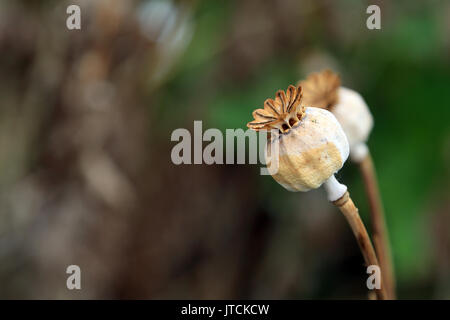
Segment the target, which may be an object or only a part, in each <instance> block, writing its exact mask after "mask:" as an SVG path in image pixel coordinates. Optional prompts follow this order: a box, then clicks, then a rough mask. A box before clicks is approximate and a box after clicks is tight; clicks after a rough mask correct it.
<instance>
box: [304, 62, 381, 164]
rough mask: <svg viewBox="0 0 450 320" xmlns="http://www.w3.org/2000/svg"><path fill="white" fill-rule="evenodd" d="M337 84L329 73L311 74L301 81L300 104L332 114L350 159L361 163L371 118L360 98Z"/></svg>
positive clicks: (371, 125) (365, 153)
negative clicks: (341, 131) (347, 144)
mask: <svg viewBox="0 0 450 320" xmlns="http://www.w3.org/2000/svg"><path fill="white" fill-rule="evenodd" d="M340 83H341V82H340V79H339V77H338V76H337V75H336V74H334V73H333V72H331V71H330V70H325V71H322V72H320V73H312V74H311V75H309V76H308V78H307V79H306V80H305V81H302V82H300V85H301V86H302V87H303V88H304V99H303V104H304V105H308V106H313V107H317V108H323V109H327V110H329V111H331V112H332V113H333V114H334V116H335V117H336V119H337V120H338V121H339V123H340V124H341V126H342V129H344V132H345V134H346V135H347V139H348V142H349V144H350V157H351V159H352V160H353V161H355V162H360V161H361V160H362V159H364V157H365V156H366V155H367V152H368V148H367V146H366V141H367V139H368V137H369V134H370V132H371V130H372V128H373V117H372V114H371V113H370V110H369V107H368V106H367V104H366V103H365V102H364V100H363V98H362V97H361V95H360V94H359V93H357V92H356V91H353V90H351V89H348V88H344V87H341V86H340Z"/></svg>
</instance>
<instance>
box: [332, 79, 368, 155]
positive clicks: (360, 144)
mask: <svg viewBox="0 0 450 320" xmlns="http://www.w3.org/2000/svg"><path fill="white" fill-rule="evenodd" d="M332 112H333V114H334V116H335V117H336V119H337V120H338V121H339V123H340V124H341V126H342V128H343V129H344V132H345V134H346V135H347V139H348V143H349V144H350V157H351V158H352V160H354V161H355V162H360V161H361V160H362V159H364V157H365V156H366V155H367V152H368V148H367V145H366V142H367V139H368V138H369V134H370V132H371V131H372V128H373V117H372V114H371V113H370V111H369V107H368V106H367V104H366V103H365V102H364V100H363V98H362V97H361V95H360V94H359V93H357V92H356V91H354V90H351V89H347V88H344V87H340V88H339V90H338V102H337V104H336V105H335V106H334V107H333V108H332Z"/></svg>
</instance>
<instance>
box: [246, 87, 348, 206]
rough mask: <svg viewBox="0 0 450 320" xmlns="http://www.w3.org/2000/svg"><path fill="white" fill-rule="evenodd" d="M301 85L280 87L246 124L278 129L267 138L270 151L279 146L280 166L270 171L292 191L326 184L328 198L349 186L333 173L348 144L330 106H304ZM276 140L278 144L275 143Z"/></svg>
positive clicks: (341, 159)
mask: <svg viewBox="0 0 450 320" xmlns="http://www.w3.org/2000/svg"><path fill="white" fill-rule="evenodd" d="M301 99H302V88H301V87H300V86H299V87H297V88H296V87H294V86H289V88H288V89H287V91H286V93H284V92H283V91H282V90H279V91H278V92H277V94H276V98H275V100H273V99H267V100H266V101H265V103H264V109H257V110H255V111H254V112H253V116H254V118H255V120H254V121H252V122H250V123H248V124H247V126H248V127H249V128H251V129H254V130H269V129H276V130H278V134H276V135H274V136H272V137H271V139H269V140H268V141H267V149H268V150H267V151H268V152H267V153H268V154H270V153H271V150H278V156H276V157H275V160H277V161H278V165H277V166H276V168H277V170H275V171H271V166H270V162H271V161H272V160H273V159H272V158H273V157H270V158H271V159H270V160H269V159H268V161H267V162H268V164H269V166H268V168H269V172H270V173H271V174H272V176H273V178H274V179H275V180H276V181H277V182H278V183H279V184H281V185H282V186H283V187H285V188H286V189H287V190H289V191H308V190H311V189H316V188H319V187H320V186H321V185H322V184H323V183H325V184H326V185H327V188H326V189H327V191H329V192H328V196H329V200H330V201H335V200H337V199H339V198H340V197H342V195H343V194H344V193H345V191H346V190H347V188H346V187H345V186H343V185H341V184H339V183H338V182H337V181H336V179H335V178H334V174H335V173H336V172H337V171H338V170H339V169H340V168H342V166H343V165H344V162H345V161H346V160H347V158H348V155H349V144H348V141H347V138H346V136H345V133H344V131H343V130H342V127H341V126H340V124H339V122H338V121H337V120H336V118H335V117H334V116H333V114H332V113H331V112H329V111H327V110H324V109H319V108H312V107H302V106H301ZM275 144H277V145H275Z"/></svg>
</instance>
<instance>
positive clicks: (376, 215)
mask: <svg viewBox="0 0 450 320" xmlns="http://www.w3.org/2000/svg"><path fill="white" fill-rule="evenodd" d="M359 168H360V171H361V175H362V177H363V180H364V187H365V190H366V194H367V198H368V201H369V206H370V219H371V222H372V239H373V244H374V246H375V251H376V253H377V256H378V258H379V261H380V266H381V274H382V277H383V279H384V283H385V284H386V289H387V291H388V293H389V298H390V299H395V277H394V272H393V267H392V256H391V248H390V246H389V236H388V233H387V228H386V221H385V216H384V210H383V205H382V203H381V197H380V193H379V189H378V182H377V178H376V173H375V167H374V165H373V161H372V157H371V156H370V153H367V155H366V156H365V157H364V158H363V159H362V161H361V162H360V163H359Z"/></svg>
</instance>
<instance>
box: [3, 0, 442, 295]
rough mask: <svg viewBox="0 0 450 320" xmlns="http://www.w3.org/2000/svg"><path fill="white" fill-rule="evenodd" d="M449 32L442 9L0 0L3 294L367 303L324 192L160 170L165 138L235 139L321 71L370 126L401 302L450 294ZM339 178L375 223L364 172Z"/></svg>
mask: <svg viewBox="0 0 450 320" xmlns="http://www.w3.org/2000/svg"><path fill="white" fill-rule="evenodd" d="M70 4H77V5H79V6H80V8H81V30H68V29H67V28H66V19H67V17H68V14H67V13H66V9H67V6H68V5H70ZM370 4H377V5H379V6H380V8H381V27H382V29H381V30H368V29H367V27H366V20H367V18H368V17H369V14H367V13H366V8H367V6H368V5H370ZM449 35H450V2H448V1H444V0H442V1H439V0H432V1H427V2H424V1H423V2H418V1H406V0H403V1H395V2H394V1H375V0H373V1H344V0H340V1H331V0H320V1H312V0H309V1H308V0H303V1H299V0H283V1H275V0H269V1H256V0H240V1H237V0H233V1H231V0H229V1H206V0H205V1H200V0H198V1H174V0H173V1H171V0H145V1H121V0H117V1H113V0H110V1H108V0H96V1H93V0H92V1H89V0H84V1H81V0H79V1H76V0H73V1H70V2H65V1H25V0H23V1H5V0H3V1H1V2H0V52H1V59H0V97H1V99H0V298H4V299H5V298H6V299H9V298H26V299H28V298H31V299H55V298H56V299H60V298H75V299H78V298H85V299H98V298H114V299H116V298H127V299H129V298H139V299H164V298H169V299H173V298H177V299H183V298H190V299H202V298H210V299H222V298H227V299H230V298H237V299H238V298H261V299H285V298H289V299H317V298H319V299H337V298H344V299H347V298H361V299H365V298H367V289H366V287H365V281H366V278H367V275H366V273H365V268H364V266H363V260H362V257H361V255H360V252H359V250H358V247H357V245H356V242H355V241H354V238H353V235H352V233H351V231H350V229H349V227H348V226H347V224H346V222H345V219H344V218H343V217H342V215H341V214H340V213H339V212H338V211H337V209H336V208H335V207H333V206H332V205H330V204H329V203H328V202H327V201H326V196H325V193H324V191H323V190H321V189H319V190H315V191H311V192H308V193H290V192H288V191H286V190H285V189H283V188H282V187H280V186H279V185H278V184H277V183H276V182H275V181H274V180H273V179H272V178H271V177H270V176H261V175H260V174H259V168H260V165H205V164H203V165H178V166H177V165H174V164H173V163H172V162H171V158H170V153H171V149H172V147H173V146H174V145H175V144H176V142H172V141H170V136H171V133H172V131H173V130H175V129H176V128H187V129H188V130H189V131H191V132H192V131H193V121H194V120H202V121H203V128H204V130H205V129H207V128H219V129H220V130H223V131H224V130H225V129H227V128H243V129H246V127H245V125H246V123H247V122H248V121H250V120H251V119H252V117H251V111H252V110H253V109H255V108H258V107H262V104H263V101H264V100H265V99H266V98H269V97H273V96H274V94H275V92H276V90H278V89H286V88H287V86H288V85H289V84H295V83H296V82H297V81H298V80H300V79H303V78H305V77H306V75H307V74H308V73H309V72H312V71H320V70H322V69H324V68H330V69H332V70H334V71H335V72H338V73H339V74H340V75H341V79H342V83H343V85H344V86H346V87H349V88H352V89H355V90H357V91H358V92H360V93H361V94H362V96H363V97H364V98H365V100H366V102H367V103H368V105H369V107H370V108H371V111H372V112H373V115H374V118H375V126H374V129H373V132H372V134H371V136H370V139H369V147H370V149H371V151H372V154H373V158H374V161H375V165H376V167H377V171H378V176H379V184H380V189H381V193H382V196H383V199H384V206H385V210H386V215H387V223H388V227H389V232H390V238H391V242H392V246H393V248H392V252H393V256H394V263H395V272H396V275H397V281H398V296H399V298H425V299H449V298H450V197H449V196H450V180H449V178H450V165H449V164H450V120H449V119H450V63H449V62H450V61H449V57H450V37H449ZM339 178H340V180H342V181H343V182H345V183H346V184H347V185H348V187H349V190H350V192H351V194H352V197H353V199H354V201H355V203H356V204H357V205H358V206H359V208H360V212H361V214H362V217H363V220H364V221H365V222H366V223H367V225H370V223H369V219H368V205H367V201H366V199H365V196H364V191H363V184H362V180H361V177H360V175H359V171H358V169H357V167H356V166H355V165H354V164H352V163H350V162H348V163H346V165H345V167H344V168H343V169H342V170H341V171H340V172H339ZM71 264H75V265H78V266H80V268H81V274H82V280H81V286H82V289H81V290H72V291H70V290H68V289H67V288H66V279H67V277H68V275H67V274H66V268H67V266H68V265H71Z"/></svg>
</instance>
